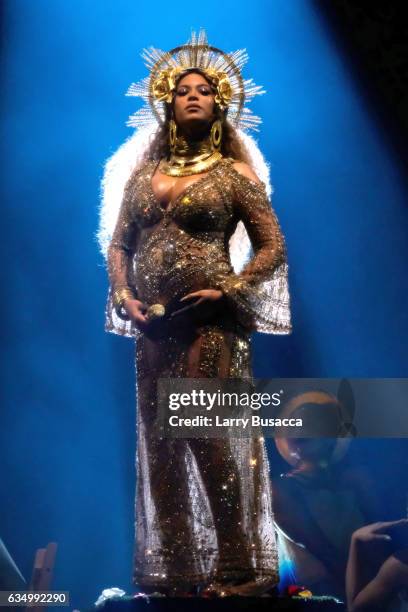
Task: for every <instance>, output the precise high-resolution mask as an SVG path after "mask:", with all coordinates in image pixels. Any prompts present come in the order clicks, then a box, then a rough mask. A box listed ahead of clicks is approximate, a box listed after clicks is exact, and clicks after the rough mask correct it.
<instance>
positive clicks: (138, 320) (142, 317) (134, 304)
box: [123, 298, 148, 331]
mask: <svg viewBox="0 0 408 612" xmlns="http://www.w3.org/2000/svg"><path fill="white" fill-rule="evenodd" d="M123 308H124V309H125V310H126V312H127V314H128V315H129V317H130V318H131V319H132V321H134V322H135V324H136V327H137V328H138V329H140V330H141V331H144V330H145V329H146V327H147V324H148V319H147V317H146V314H145V313H146V311H147V306H146V304H144V303H143V302H141V301H140V300H132V299H130V298H129V299H127V300H125V301H124V302H123Z"/></svg>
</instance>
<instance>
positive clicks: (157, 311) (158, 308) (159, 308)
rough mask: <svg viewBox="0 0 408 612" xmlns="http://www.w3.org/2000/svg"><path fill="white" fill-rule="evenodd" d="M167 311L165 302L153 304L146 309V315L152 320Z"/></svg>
mask: <svg viewBox="0 0 408 612" xmlns="http://www.w3.org/2000/svg"><path fill="white" fill-rule="evenodd" d="M165 313H166V309H165V307H164V306H163V304H152V305H151V306H149V307H148V309H147V311H146V317H147V318H148V319H149V320H150V321H151V320H152V319H158V318H160V317H163V316H164V315H165Z"/></svg>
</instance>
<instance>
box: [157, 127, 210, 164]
mask: <svg viewBox="0 0 408 612" xmlns="http://www.w3.org/2000/svg"><path fill="white" fill-rule="evenodd" d="M214 123H217V121H215V122H214ZM219 123H220V125H221V122H219ZM221 130H222V128H217V129H216V130H214V132H215V134H216V136H217V137H221V133H222V132H221ZM212 133H213V130H212V129H211V134H210V136H209V137H208V138H205V139H204V140H200V141H197V142H187V140H186V139H185V138H184V137H183V136H179V137H178V138H176V142H175V146H174V150H173V151H172V153H171V157H170V159H169V160H167V159H163V160H162V161H161V162H160V166H159V169H160V172H162V173H163V174H167V175H168V176H189V175H191V174H201V173H202V172H207V170H209V169H210V168H212V167H213V166H215V165H216V164H218V162H219V161H220V160H221V159H222V154H221V152H220V151H218V150H217V149H215V148H214V144H213V137H212ZM216 142H218V141H216ZM218 146H221V141H220V142H219V145H218Z"/></svg>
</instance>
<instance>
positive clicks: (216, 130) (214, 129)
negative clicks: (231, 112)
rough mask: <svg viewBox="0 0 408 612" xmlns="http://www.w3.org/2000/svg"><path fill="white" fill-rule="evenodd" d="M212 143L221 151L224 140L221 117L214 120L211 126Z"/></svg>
mask: <svg viewBox="0 0 408 612" xmlns="http://www.w3.org/2000/svg"><path fill="white" fill-rule="evenodd" d="M210 138H211V144H212V146H213V148H214V149H215V150H216V151H219V150H220V148H221V140H222V123H221V121H220V120H219V119H217V120H216V121H214V123H213V124H212V126H211V132H210Z"/></svg>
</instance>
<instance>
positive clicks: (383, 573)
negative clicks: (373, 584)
mask: <svg viewBox="0 0 408 612" xmlns="http://www.w3.org/2000/svg"><path fill="white" fill-rule="evenodd" d="M378 576H379V577H380V578H382V579H383V580H384V581H385V582H389V583H391V584H392V585H393V586H394V587H397V588H401V587H402V586H406V585H407V583H408V550H407V549H404V550H399V551H396V552H394V554H392V555H390V556H389V557H388V558H387V560H386V561H385V562H384V563H383V565H382V567H381V569H380V571H379V573H378Z"/></svg>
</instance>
